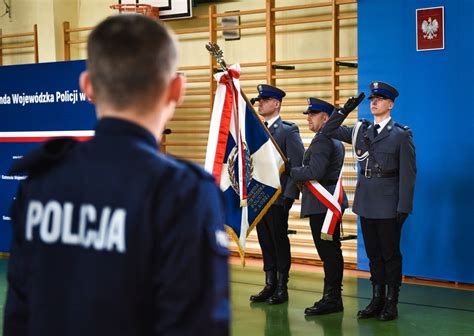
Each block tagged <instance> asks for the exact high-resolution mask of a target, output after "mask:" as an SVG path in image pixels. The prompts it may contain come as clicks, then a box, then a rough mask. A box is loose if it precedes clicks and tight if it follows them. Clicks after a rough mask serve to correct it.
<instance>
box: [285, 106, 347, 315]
mask: <svg viewBox="0 0 474 336" xmlns="http://www.w3.org/2000/svg"><path fill="white" fill-rule="evenodd" d="M333 111H334V106H333V105H331V104H329V103H328V102H325V101H324V100H321V99H317V98H308V109H307V110H306V111H305V112H303V114H307V115H308V117H307V120H308V128H309V129H310V130H311V131H313V132H314V133H316V134H315V136H314V137H313V140H312V141H311V144H310V145H309V147H308V149H307V150H306V152H305V154H304V158H303V166H302V167H295V168H292V169H291V177H292V178H293V179H294V181H295V182H296V183H304V182H306V181H312V180H316V181H318V182H319V183H320V184H321V185H322V186H323V187H324V188H325V189H327V190H328V191H329V192H330V193H331V195H332V194H333V193H334V190H335V188H336V184H337V181H338V178H339V174H340V172H341V170H342V165H343V163H344V154H345V150H344V146H343V145H342V143H341V142H340V141H338V140H335V139H331V138H330V137H329V136H327V135H325V134H323V133H320V130H321V128H322V127H323V125H324V123H326V121H327V120H328V119H329V116H330V115H331V114H332V113H333ZM301 202H302V204H301V218H305V217H309V224H310V227H311V233H312V235H313V240H314V244H315V245H316V249H317V250H318V254H319V256H320V257H321V260H322V261H323V265H324V292H323V297H322V299H321V300H320V301H318V302H315V303H314V305H313V306H312V307H308V308H306V310H305V312H304V313H305V315H323V314H330V313H335V312H340V311H342V310H343V309H344V307H343V304H342V298H341V290H342V274H343V270H344V259H343V257H342V251H341V242H340V222H338V223H337V224H336V229H335V231H334V234H333V237H332V240H324V239H321V230H322V227H323V223H324V219H325V217H326V213H327V210H328V208H327V207H326V206H325V205H324V204H323V203H321V201H319V200H318V199H317V198H316V196H315V195H313V193H312V192H311V191H310V190H309V189H308V187H307V186H305V185H303V191H302V198H301ZM347 206H348V202H347V197H346V194H345V192H344V195H343V204H342V206H341V208H342V211H344V209H346V208H347Z"/></svg>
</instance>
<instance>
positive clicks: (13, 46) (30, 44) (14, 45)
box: [0, 42, 35, 49]
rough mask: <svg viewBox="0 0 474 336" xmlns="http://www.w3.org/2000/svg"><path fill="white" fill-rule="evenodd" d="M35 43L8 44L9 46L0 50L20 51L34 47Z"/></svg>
mask: <svg viewBox="0 0 474 336" xmlns="http://www.w3.org/2000/svg"><path fill="white" fill-rule="evenodd" d="M34 46H35V43H34V42H31V43H17V44H9V45H2V46H0V49H22V48H31V47H34Z"/></svg>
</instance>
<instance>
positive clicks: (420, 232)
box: [358, 0, 474, 283]
mask: <svg viewBox="0 0 474 336" xmlns="http://www.w3.org/2000/svg"><path fill="white" fill-rule="evenodd" d="M437 6H444V7H445V8H444V11H445V12H444V14H445V49H444V50H433V51H421V52H417V51H416V44H415V43H416V19H415V18H416V9H417V8H426V7H437ZM473 13H474V2H473V1H471V0H437V1H431V0H423V1H421V0H417V1H413V0H399V1H378V0H360V1H359V2H358V15H359V21H358V42H359V52H358V58H359V77H358V80H359V90H364V91H365V92H366V93H367V92H368V91H369V90H368V85H369V83H370V82H371V81H373V80H380V81H386V82H389V83H391V84H392V85H394V86H395V87H396V88H397V89H398V91H399V92H400V97H399V98H398V99H397V100H396V103H395V108H394V110H393V113H392V116H393V118H394V119H395V120H397V121H399V122H400V123H402V124H406V125H409V126H410V127H411V128H412V130H413V134H414V141H415V145H416V153H417V165H418V175H417V182H416V188H415V203H414V211H413V214H412V215H411V216H410V217H409V219H408V220H407V222H406V223H405V224H404V227H403V232H402V254H403V260H404V267H403V273H404V274H405V275H410V276H418V277H426V278H434V279H442V280H452V281H460V282H468V283H474V267H473V260H474V248H473V246H472V238H473V236H474V225H473V224H474V219H473V214H472V210H473V209H474V197H473V193H474V177H473V173H472V169H473V167H474V138H473V137H472V136H471V134H470V132H471V129H472V126H473V125H474V116H473V112H472V107H471V99H472V98H471V97H472V94H473V92H474V82H473V81H472V77H473V76H472V75H473V73H474V71H473V70H472V62H473V60H474V47H473V44H472V36H473V35H474V25H473V23H472V22H473V19H474V14H473ZM359 116H360V117H362V118H369V119H372V118H371V116H370V111H369V103H368V102H367V101H366V102H364V104H363V105H362V106H361V107H360V108H359ZM358 266H359V268H360V269H367V268H368V262H367V257H366V255H365V251H364V244H363V241H362V239H361V237H359V244H358Z"/></svg>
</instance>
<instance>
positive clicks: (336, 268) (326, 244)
mask: <svg viewBox="0 0 474 336" xmlns="http://www.w3.org/2000/svg"><path fill="white" fill-rule="evenodd" d="M325 217H326V214H325V213H324V214H315V215H311V216H310V217H309V225H310V226H311V233H312V234H313V240H314V244H315V245H316V249H317V250H318V254H319V256H320V258H321V260H322V261H323V264H324V284H325V286H330V287H334V288H341V285H342V273H343V271H344V259H343V257H342V250H341V241H340V238H341V231H340V227H341V226H340V223H337V226H336V229H335V230H334V234H333V240H332V241H331V240H323V239H321V228H322V227H323V223H324V218H325Z"/></svg>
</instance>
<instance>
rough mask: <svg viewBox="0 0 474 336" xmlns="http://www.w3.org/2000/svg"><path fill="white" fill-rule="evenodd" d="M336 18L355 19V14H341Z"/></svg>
mask: <svg viewBox="0 0 474 336" xmlns="http://www.w3.org/2000/svg"><path fill="white" fill-rule="evenodd" d="M337 19H338V20H350V19H357V14H341V15H338V16H337Z"/></svg>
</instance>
